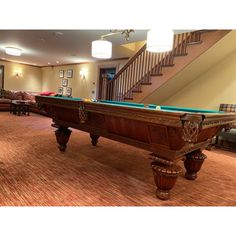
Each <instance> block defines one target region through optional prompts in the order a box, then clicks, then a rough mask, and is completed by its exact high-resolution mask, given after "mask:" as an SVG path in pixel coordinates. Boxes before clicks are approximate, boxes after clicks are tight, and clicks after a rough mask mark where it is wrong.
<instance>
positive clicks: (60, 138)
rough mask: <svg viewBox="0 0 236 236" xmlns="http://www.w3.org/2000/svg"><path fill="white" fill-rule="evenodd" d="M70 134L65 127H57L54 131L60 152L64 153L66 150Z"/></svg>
mask: <svg viewBox="0 0 236 236" xmlns="http://www.w3.org/2000/svg"><path fill="white" fill-rule="evenodd" d="M71 132H72V131H71V130H70V129H68V128H66V127H59V128H58V129H57V130H56V131H55V135H56V138H57V142H58V144H59V146H58V148H59V150H60V151H61V152H64V151H65V150H66V144H67V143H68V141H69V138H70V134H71Z"/></svg>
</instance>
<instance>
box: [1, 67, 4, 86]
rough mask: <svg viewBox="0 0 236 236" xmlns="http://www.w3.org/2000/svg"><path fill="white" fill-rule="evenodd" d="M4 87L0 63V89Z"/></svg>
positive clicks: (2, 69) (2, 68)
mask: <svg viewBox="0 0 236 236" xmlns="http://www.w3.org/2000/svg"><path fill="white" fill-rule="evenodd" d="M3 88H4V66H2V65H0V89H3Z"/></svg>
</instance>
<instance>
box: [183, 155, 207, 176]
mask: <svg viewBox="0 0 236 236" xmlns="http://www.w3.org/2000/svg"><path fill="white" fill-rule="evenodd" d="M205 159H206V155H205V154H203V153H202V151H201V150H197V151H194V152H191V153H189V154H187V155H186V159H185V161H184V166H185V169H186V170H187V172H186V173H185V178H186V179H189V180H194V179H196V178H197V172H198V171H199V170H200V169H201V167H202V164H203V162H204V160H205Z"/></svg>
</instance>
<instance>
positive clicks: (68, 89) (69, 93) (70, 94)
mask: <svg viewBox="0 0 236 236" xmlns="http://www.w3.org/2000/svg"><path fill="white" fill-rule="evenodd" d="M66 96H68V97H71V96H72V88H70V87H67V88H66Z"/></svg>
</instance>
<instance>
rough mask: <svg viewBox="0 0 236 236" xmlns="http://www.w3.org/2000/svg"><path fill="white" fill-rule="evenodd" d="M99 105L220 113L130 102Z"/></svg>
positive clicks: (105, 101) (109, 102)
mask: <svg viewBox="0 0 236 236" xmlns="http://www.w3.org/2000/svg"><path fill="white" fill-rule="evenodd" d="M100 102H101V103H106V104H114V105H120V106H129V107H138V108H142V107H143V108H148V109H154V110H163V111H173V112H174V111H180V112H193V113H222V112H219V111H218V110H206V109H196V108H184V107H175V106H158V105H155V104H147V105H146V104H143V103H132V102H118V101H108V100H101V101H100Z"/></svg>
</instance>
